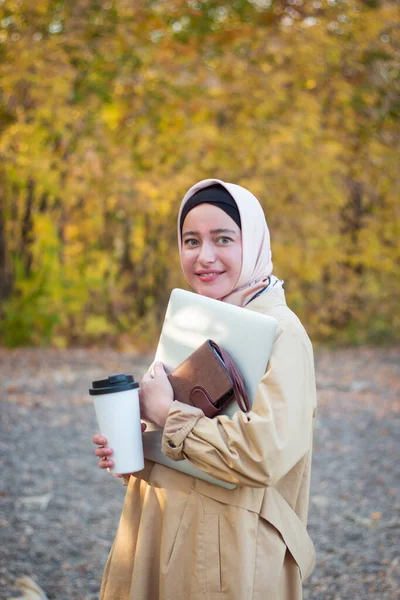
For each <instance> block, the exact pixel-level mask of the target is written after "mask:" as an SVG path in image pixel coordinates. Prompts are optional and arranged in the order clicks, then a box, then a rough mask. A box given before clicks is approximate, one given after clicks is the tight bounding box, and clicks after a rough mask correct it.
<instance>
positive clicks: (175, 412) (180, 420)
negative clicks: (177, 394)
mask: <svg viewBox="0 0 400 600" xmlns="http://www.w3.org/2000/svg"><path fill="white" fill-rule="evenodd" d="M202 417H204V413H203V411H202V410H201V409H200V408H196V407H195V406H191V405H189V404H183V403H182V402H178V401H177V400H175V401H174V402H173V403H172V405H171V408H170V410H169V413H168V417H167V420H166V422H165V426H164V433H163V438H162V446H161V447H162V451H163V452H164V454H165V456H168V458H171V459H172V460H184V458H185V455H184V454H183V444H184V441H185V439H186V436H187V435H188V434H189V433H190V432H191V431H192V429H193V427H194V426H195V425H196V423H197V421H198V420H199V419H201V418H202Z"/></svg>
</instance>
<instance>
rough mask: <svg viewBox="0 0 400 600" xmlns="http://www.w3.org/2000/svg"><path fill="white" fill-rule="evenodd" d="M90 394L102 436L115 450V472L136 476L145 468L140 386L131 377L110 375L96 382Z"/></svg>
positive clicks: (112, 457) (113, 469)
mask: <svg viewBox="0 0 400 600" xmlns="http://www.w3.org/2000/svg"><path fill="white" fill-rule="evenodd" d="M92 385H93V387H92V388H91V389H90V390H89V394H90V395H91V396H93V402H94V408H95V411H96V417H97V421H98V424H99V428H100V432H101V435H103V436H104V437H105V438H106V439H107V446H110V448H112V449H113V454H112V455H111V456H110V458H111V459H112V460H113V461H114V466H113V467H112V468H111V469H110V471H111V472H112V473H134V472H136V471H141V470H142V469H143V467H144V458H143V441H142V429H141V421H140V407H139V384H138V383H136V382H135V380H134V378H133V376H132V375H124V374H122V373H121V374H118V375H110V377H108V378H107V379H102V380H99V381H93V384H92Z"/></svg>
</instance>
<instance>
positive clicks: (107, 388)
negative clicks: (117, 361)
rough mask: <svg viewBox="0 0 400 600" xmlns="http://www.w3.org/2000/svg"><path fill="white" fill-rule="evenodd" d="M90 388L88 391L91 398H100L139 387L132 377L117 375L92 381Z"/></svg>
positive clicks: (122, 374)
mask: <svg viewBox="0 0 400 600" xmlns="http://www.w3.org/2000/svg"><path fill="white" fill-rule="evenodd" d="M92 386H93V387H92V388H91V389H90V390H89V394H90V395H91V396H100V395H101V394H115V393H116V392H125V391H127V390H134V389H136V388H138V387H139V384H138V383H137V382H136V381H135V379H134V377H133V375H125V374H124V373H118V374H117V375H110V376H109V377H107V379H99V380H98V381H93V383H92Z"/></svg>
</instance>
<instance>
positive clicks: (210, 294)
mask: <svg viewBox="0 0 400 600" xmlns="http://www.w3.org/2000/svg"><path fill="white" fill-rule="evenodd" d="M194 291H195V292H197V293H198V294H200V296H206V298H212V299H213V300H219V299H220V298H223V297H224V296H226V295H227V294H228V293H229V292H224V290H222V291H221V290H218V289H214V290H213V289H210V288H203V287H200V286H199V287H198V288H197V289H196V288H195V290H194Z"/></svg>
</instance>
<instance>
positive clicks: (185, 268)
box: [181, 250, 193, 277]
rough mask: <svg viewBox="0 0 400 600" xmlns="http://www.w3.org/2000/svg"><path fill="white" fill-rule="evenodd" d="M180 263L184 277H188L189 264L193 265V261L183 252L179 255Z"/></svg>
mask: <svg viewBox="0 0 400 600" xmlns="http://www.w3.org/2000/svg"><path fill="white" fill-rule="evenodd" d="M181 262H182V269H183V273H184V275H185V276H186V277H188V276H190V272H191V264H192V263H193V260H192V257H191V256H190V254H189V253H188V252H185V251H184V250H183V251H182V253H181Z"/></svg>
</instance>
